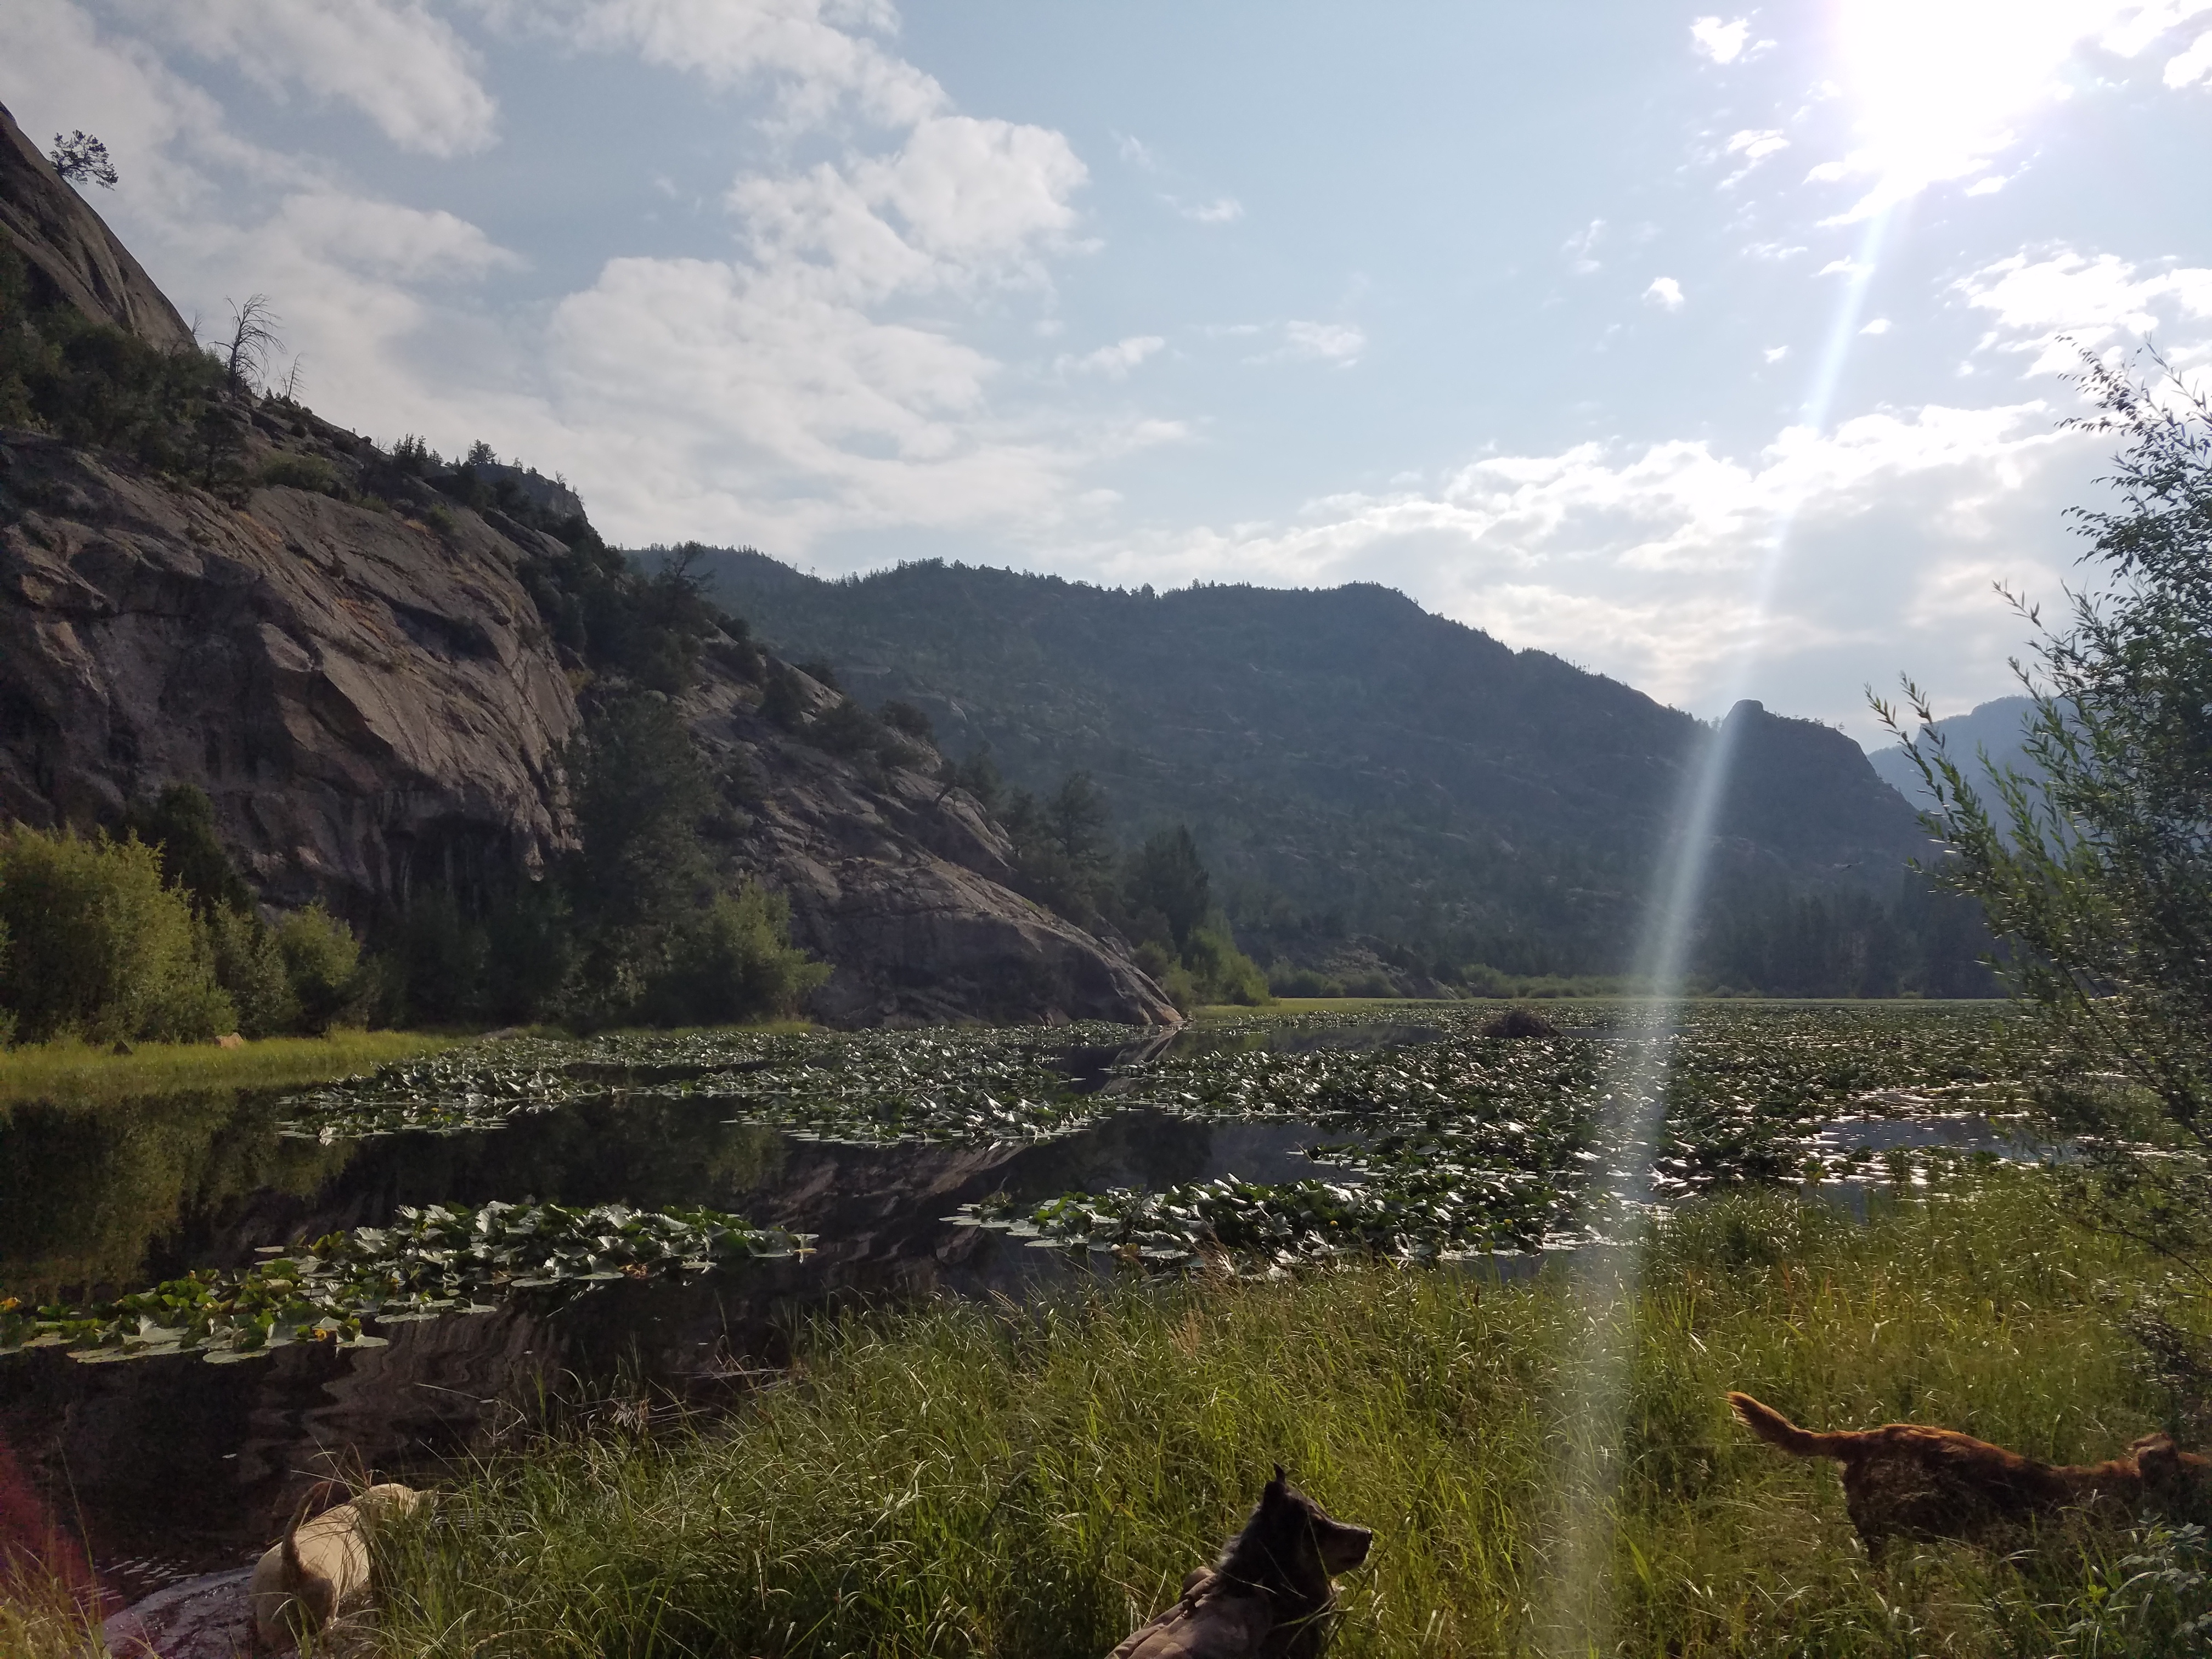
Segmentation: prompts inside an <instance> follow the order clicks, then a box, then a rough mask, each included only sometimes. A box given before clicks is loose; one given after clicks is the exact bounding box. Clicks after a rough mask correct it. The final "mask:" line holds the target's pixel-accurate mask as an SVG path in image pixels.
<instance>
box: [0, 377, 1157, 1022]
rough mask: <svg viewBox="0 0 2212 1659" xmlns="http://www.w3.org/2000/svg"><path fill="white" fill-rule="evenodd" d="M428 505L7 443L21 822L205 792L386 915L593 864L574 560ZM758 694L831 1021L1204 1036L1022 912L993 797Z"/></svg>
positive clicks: (314, 874)
mask: <svg viewBox="0 0 2212 1659" xmlns="http://www.w3.org/2000/svg"><path fill="white" fill-rule="evenodd" d="M288 419H289V421H290V424H289V427H285V426H284V425H283V423H282V422H276V421H273V420H270V419H268V418H267V417H265V416H264V419H263V421H262V422H260V423H259V424H258V426H257V429H256V431H255V432H254V434H253V435H252V439H251V447H250V448H249V452H248V455H247V458H246V459H247V466H248V471H249V473H258V471H260V470H261V468H262V466H263V465H264V463H265V461H266V459H267V458H268V456H269V455H270V454H271V453H276V451H278V450H279V449H280V448H281V451H282V453H284V454H285V455H287V456H289V457H293V458H295V459H296V458H301V457H305V458H307V459H312V460H313V461H316V462H319V463H320V464H322V465H324V466H325V467H326V468H328V469H329V471H330V474H331V477H333V478H334V479H337V480H339V481H340V482H339V483H337V488H338V489H340V490H341V491H342V492H344V491H345V489H346V486H345V484H344V483H343V480H345V479H347V478H349V477H354V476H355V475H353V474H351V473H349V472H348V471H346V469H347V467H348V466H349V465H352V464H353V461H354V458H355V457H356V455H357V454H365V453H367V448H368V447H367V446H366V445H364V444H362V442H361V441H360V440H358V439H356V438H354V437H353V436H352V435H350V434H347V433H343V432H340V431H338V430H337V429H336V428H331V427H328V426H325V425H324V424H323V423H321V422H315V421H313V420H312V419H311V418H307V417H288ZM264 428H278V429H277V431H276V436H275V438H274V439H273V440H272V438H271V437H270V435H269V433H268V432H267V431H266V430H264ZM372 459H373V458H372ZM347 493H352V492H347ZM424 498H425V500H424V501H416V502H415V503H413V504H412V505H411V506H410V505H409V504H405V503H402V504H400V505H398V506H393V505H392V504H391V503H388V502H386V501H380V500H378V499H376V498H374V497H373V496H368V495H362V496H361V497H360V499H357V500H343V499H339V498H338V497H337V496H336V495H331V494H329V493H325V492H319V491H312V490H308V489H297V488H290V487H279V488H259V489H252V491H251V492H250V493H248V494H247V495H246V497H245V499H244V501H243V503H242V504H241V505H239V506H235V507H234V506H231V505H229V504H228V503H226V502H225V501H222V500H220V499H218V498H217V497H216V496H214V495H209V494H207V493H206V492H204V491H202V490H199V489H193V488H191V487H190V486H188V485H184V484H180V483H175V482H173V481H170V480H165V479H162V478H159V477H154V476H152V475H151V474H149V472H148V471H146V470H145V469H143V468H142V467H139V466H137V465H135V464H134V463H131V462H130V461H127V460H125V459H121V458H118V457H114V456H109V455H100V454H94V453H89V452H87V451H84V450H81V449H76V448H73V447H69V446H67V445H64V444H63V443H61V442H59V441H57V440H54V439H52V438H48V437H45V436H41V435H36V434H32V433H26V432H0V819H15V820H21V821H24V822H28V823H35V824H40V825H52V824H58V823H70V824H74V825H76V826H79V827H82V828H88V827H91V826H94V825H100V824H112V823H114V822H115V821H116V820H117V819H118V817H120V816H121V814H122V813H123V811H125V808H126V807H127V806H128V805H130V804H131V802H132V801H134V800H142V799H147V798H149V797H150V796H151V795H152V794H153V793H155V792H156V791H157V790H158V789H160V788H161V787H162V786H164V785H166V784H169V783H176V782H184V783H191V784H195V785H197V786H198V787H200V788H202V789H204V790H205V791H206V792H207V793H208V795H209V797H210V799H211V800H213V802H214V803H215V806H216V819H217V823H218V824H219V825H220V827H221V829H222V834H223V836H224V839H225V841H226V842H227V843H228V846H229V847H230V848H231V849H232V851H233V853H234V856H236V857H237V858H238V859H239V860H240V864H241V866H243V867H244V869H245V870H246V873H247V874H248V876H249V878H250V879H251V880H252V883H253V884H254V885H255V887H256V888H257V890H258V891H259V892H260V893H261V895H262V896H264V898H265V899H268V900H270V901H271V902H276V903H279V904H283V905H297V904H300V903H304V902H307V900H309V899H312V898H318V897H319V898H323V899H325V900H327V901H330V902H332V903H333V904H334V905H335V906H336V907H337V908H338V909H339V910H340V911H341V912H342V913H344V914H348V915H352V916H353V917H355V918H356V920H367V919H370V918H374V917H376V916H380V915H389V914H391V913H392V912H393V911H394V910H401V909H404V908H405V907H406V905H407V903H408V902H409V901H410V896H411V895H412V894H413V893H414V892H415V891H416V890H417V889H418V888H420V887H422V886H423V885H425V884H441V885H447V886H451V887H454V888H457V889H461V890H466V889H469V888H471V887H472V886H479V887H480V886H483V885H489V884H490V882H491V880H492V879H493V878H495V875H496V873H497V872H501V871H503V870H511V869H513V868H514V867H516V866H521V867H524V868H532V867H542V866H544V864H545V863H546V862H547V861H548V860H550V859H551V858H552V857H554V856H556V854H558V853H559V852H560V851H561V850H562V848H566V847H568V846H569V845H571V844H572V835H571V831H570V829H569V825H568V818H567V816H566V811H565V804H564V798H563V793H562V773H561V756H562V749H563V747H564V745H565V744H567V742H568V739H569V738H570V737H571V736H573V735H574V732H575V730H576V726H577V722H578V712H577V707H576V702H575V699H574V696H573V694H572V691H571V688H570V684H569V680H568V676H567V673H566V672H565V671H564V669H563V666H562V661H561V659H560V656H559V654H558V653H557V651H556V647H555V646H554V645H553V643H552V642H551V641H550V638H549V636H548V635H547V632H546V629H545V628H544V624H543V623H542V621H541V619H540V617H539V616H538V610H537V607H536V605H535V604H534V603H533V601H532V599H531V597H530V595H529V593H528V592H526V590H525V588H524V587H523V586H522V584H521V582H520V580H519V577H518V571H519V568H520V566H521V564H522V562H523V561H524V560H525V559H526V558H527V557H528V556H531V555H532V554H533V553H554V552H557V551H559V550H560V544H558V543H557V542H556V541H555V540H554V539H553V538H551V537H550V536H547V535H545V534H544V532H539V531H533V530H530V529H527V528H526V527H524V526H520V525H519V524H516V523H515V522H514V521H513V520H510V519H507V518H506V517H505V516H504V515H502V514H500V513H489V514H487V515H479V514H477V513H472V512H470V511H468V510H466V509H465V508H460V507H451V506H449V505H447V504H445V503H441V502H435V498H432V497H429V496H428V492H427V491H426V492H424ZM425 501H430V502H434V503H435V504H431V505H425ZM816 695H817V697H818V698H819V699H820V700H821V701H822V702H823V703H824V705H825V706H826V704H827V702H828V701H829V694H828V693H826V692H820V691H819V690H818V689H817V693H816ZM759 702H760V692H759V690H758V689H757V687H756V686H754V685H752V684H749V683H748V682H747V681H745V680H744V679H743V678H740V677H738V676H736V675H733V674H732V673H730V672H729V671H726V670H723V669H719V668H715V667H714V666H713V665H712V663H711V660H710V664H709V669H708V673H707V675H706V677H705V678H704V681H703V683H702V685H701V686H700V688H699V689H698V690H696V692H695V693H693V694H692V695H691V696H690V699H689V702H688V706H687V713H688V714H689V715H690V719H691V722H692V725H693V728H694V731H695V732H696V735H697V736H698V738H699V739H700V741H701V743H702V746H703V747H704V748H706V749H707V750H709V752H710V753H713V754H718V755H720V757H723V758H724V759H725V760H728V759H731V758H741V759H742V761H743V763H744V765H745V766H746V767H747V768H749V769H750V775H752V776H753V777H754V779H755V780H756V798H755V799H754V800H753V802H752V803H751V805H750V810H749V811H748V812H747V815H746V816H747V817H748V819H749V822H748V823H746V824H745V825H744V828H743V829H742V832H741V834H740V836H739V837H738V841H737V842H736V844H735V845H734V847H733V848H732V853H733V856H734V860H735V862H736V863H737V864H738V866H739V867H741V868H743V869H744V870H746V871H747V872H750V873H751V874H753V875H755V876H757V878H759V879H760V880H761V881H762V882H763V883H764V884H767V885H768V886H769V887H771V888H774V889H775V890H779V891H781V892H783V893H785V894H786V895H787V896H789V898H790V900H791V902H792V908H793V934H794V937H795V939H797V941H798V942H799V944H801V945H804V946H805V947H806V948H807V949H808V950H810V951H812V952H814V953H815V954H816V955H817V956H819V957H822V958H823V960H825V961H827V962H828V963H830V965H831V967H832V969H833V977H832V979H831V980H830V981H829V984H828V985H827V986H826V987H823V990H822V991H821V992H820V993H819V994H818V995H817V1004H816V1011H817V1012H818V1013H819V1014H820V1015H821V1016H822V1017H823V1018H826V1019H829V1020H830V1021H832V1022H833V1023H835V1024H842V1025H859V1024H876V1023H880V1022H883V1021H895V1022H902V1023H913V1022H917V1021H926V1020H941V1019H953V1018H993V1019H1015V1020H1047V1021H1058V1020H1072V1019H1115V1020H1125V1021H1130V1022H1133V1023H1137V1024H1167V1023H1172V1022H1173V1021H1174V1020H1175V1018H1176V1014H1175V1012H1174V1010H1173V1008H1172V1007H1171V1006H1170V1005H1169V1004H1168V1003H1167V1002H1166V1000H1164V998H1163V997H1162V996H1161V995H1160V994H1159V992H1158V988H1157V987H1155V986H1154V985H1153V984H1152V981H1150V980H1149V979H1147V978H1146V976H1145V975H1144V974H1143V973H1142V972H1141V971H1140V970H1139V969H1138V968H1137V967H1136V966H1135V965H1134V963H1133V962H1132V961H1130V959H1129V958H1128V957H1127V954H1126V952H1124V951H1121V950H1120V949H1118V948H1116V947H1115V945H1113V944H1112V943H1111V942H1106V941H1101V940H1100V939H1096V938H1093V937H1092V936H1091V934H1089V933H1085V932H1083V931H1082V930H1081V929H1079V928H1078V927H1073V926H1072V925H1071V924H1069V923H1067V922H1066V921H1062V920H1060V918H1058V917H1056V916H1054V915H1051V914H1050V913H1049V912H1048V911H1046V910H1044V909H1043V908H1041V907H1039V906H1037V905H1036V904H1034V903H1032V902H1030V901H1029V900H1028V899H1025V898H1024V897H1022V896H1019V895H1018V894H1017V893H1014V892H1013V891H1012V890H1009V888H1008V887H1007V886H1006V884H1005V878H1007V877H1008V876H1009V875H1010V874H1011V869H1010V864H1009V852H1008V848H1007V846H1006V840H1005V836H1004V833H1003V831H1001V830H1000V829H999V828H998V826H997V825H996V824H994V823H992V822H991V820H990V819H989V818H988V817H986V816H985V815H984V814H983V813H981V811H979V810H978V809H977V808H976V807H975V804H974V803H973V802H972V801H970V800H969V799H968V798H967V797H966V796H965V795H963V794H961V793H957V792H951V793H948V792H946V791H945V790H944V789H943V788H942V787H939V785H938V784H937V783H936V782H935V781H933V779H932V778H930V777H929V776H928V775H927V773H926V772H925V771H924V770H920V769H915V768H912V767H904V768H886V767H884V765H883V764H882V763H880V762H877V761H862V762H855V761H849V760H845V759H841V758H838V757H835V756H833V755H830V754H829V753H826V752H824V751H823V750H821V749H819V748H817V747H814V746H812V745H811V744H808V743H806V742H805V741H803V740H802V739H801V738H799V737H797V736H794V735H793V734H791V733H789V732H783V731H781V730H780V729H778V728H776V727H775V726H772V725H771V724H770V723H769V722H768V721H767V720H764V719H763V717H762V716H761V714H759V712H758V705H759Z"/></svg>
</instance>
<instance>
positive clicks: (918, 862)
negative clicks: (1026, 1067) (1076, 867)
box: [685, 671, 1177, 1025]
mask: <svg viewBox="0 0 2212 1659" xmlns="http://www.w3.org/2000/svg"><path fill="white" fill-rule="evenodd" d="M798 678H799V681H800V683H801V684H804V685H805V686H806V687H807V688H808V691H809V694H810V696H811V701H812V702H813V704H814V706H815V707H816V708H817V709H823V710H826V709H827V708H828V707H829V704H830V703H831V702H833V701H834V697H833V696H832V695H831V694H830V693H829V692H827V691H824V690H822V689H821V688H819V687H816V686H814V685H813V684H812V682H811V681H809V680H806V679H805V678H804V677H803V676H799V677H798ZM760 702H761V698H760V694H759V692H758V691H757V690H755V689H754V688H752V687H750V686H749V685H747V684H744V682H742V681H740V680H738V679H736V678H732V677H730V676H728V675H726V674H721V673H715V672H712V671H710V672H709V673H708V676H707V678H706V680H705V682H704V684H702V686H701V687H700V689H699V690H697V691H696V692H695V693H694V694H693V695H692V696H691V697H690V699H689V700H688V703H687V707H686V710H685V712H686V714H688V715H689V716H690V721H691V726H692V731H693V734H694V736H695V738H696V739H697V740H698V742H699V744H700V746H701V747H702V749H703V750H706V751H707V752H708V754H709V755H711V756H714V757H717V758H718V760H719V761H720V764H721V765H722V766H723V767H725V768H726V767H727V766H728V765H729V764H730V763H731V762H732V761H735V762H736V763H738V764H739V765H740V766H741V767H742V768H743V769H744V770H745V771H746V772H747V773H748V774H749V775H750V776H752V777H753V778H755V779H756V780H757V791H758V793H757V798H756V799H755V800H754V802H753V803H752V805H751V807H750V812H749V816H750V818H751V823H750V824H749V825H748V826H747V828H746V831H745V834H744V838H743V839H742V841H741V842H739V843H738V860H739V862H740V863H741V864H743V865H744V866H747V867H749V868H750V870H751V871H752V872H754V873H755V874H756V875H757V876H758V877H759V878H761V879H762V880H763V881H764V882H766V883H767V884H769V885H770V886H772V887H775V888H776V889H778V890H781V891H782V892H783V893H784V894H786V895H787V896H788V897H789V898H790V900H791V906H792V924H793V925H792V933H793V938H794V939H796V940H797V941H798V942H799V944H801V945H805V947H806V948H807V949H808V950H810V951H812V952H814V953H815V954H816V955H817V956H819V957H822V959H823V960H824V961H826V962H829V963H831V964H833V967H834V969H835V971H834V974H833V976H832V977H831V979H830V981H829V984H828V985H826V986H824V987H823V988H822V990H821V991H820V992H818V993H817V994H816V997H815V1000H814V1007H815V1009H816V1012H817V1013H819V1014H820V1015H821V1016H822V1017H823V1018H826V1019H828V1020H829V1021H831V1022H832V1023H834V1024H841V1025H872V1024H885V1023H892V1024H915V1023H921V1022H929V1021H936V1020H945V1019H951V1018H973V1017H975V1016H979V1015H980V1016H981V1017H983V1018H991V1019H1034V1018H1046V1019H1061V1018H1066V1019H1118V1020H1132V1021H1135V1022H1137V1023H1139V1024H1172V1023H1174V1021H1175V1020H1176V1018H1177V1017H1176V1012H1175V1010H1174V1008H1173V1006H1171V1005H1170V1004H1169V1003H1168V1002H1167V1000H1165V999H1164V997H1163V996H1162V995H1161V994H1160V993H1159V989H1158V987H1156V986H1155V985H1154V984H1153V983H1152V981H1151V980H1149V979H1148V978H1146V976H1145V975H1144V973H1143V972H1142V971H1141V970H1140V969H1138V968H1137V967H1136V965H1135V964H1134V963H1133V962H1132V961H1130V959H1129V957H1128V956H1127V953H1126V952H1125V951H1121V950H1120V949H1117V948H1115V947H1114V946H1112V945H1108V944H1103V943H1102V942H1101V941H1100V940H1098V939H1095V938H1093V937H1092V936H1091V934H1089V933H1085V932H1084V931H1083V930H1082V929H1081V928H1079V927H1075V926H1074V925H1073V924H1072V923H1070V922H1067V921H1062V920H1061V919H1060V917H1058V916H1056V915H1053V914H1052V913H1051V912H1050V911H1048V910H1047V909H1045V908H1043V907H1042V906H1041V905H1038V904H1034V903H1032V902H1030V901H1029V900H1027V899H1025V898H1023V897H1021V896H1018V895H1017V894H1015V893H1013V892H1012V891H1010V890H1008V888H1007V886H1006V882H1008V881H1009V880H1011V878H1012V874H1013V868H1012V848H1010V847H1009V846H1008V844H1007V842H1006V832H1005V831H1004V830H1003V829H1000V827H999V826H998V824H996V823H994V822H993V821H992V820H991V819H990V818H989V817H987V816H986V815H985V814H984V813H983V812H982V811H980V810H978V808H977V807H976V805H975V802H974V801H973V800H971V799H969V797H968V796H967V795H966V794H965V793H963V792H960V791H957V790H948V789H946V788H945V787H943V786H942V785H941V784H939V782H938V781H936V780H935V778H934V777H933V775H931V771H930V769H928V768H927V767H921V768H915V767H896V768H886V767H884V766H881V765H880V764H878V765H874V766H869V765H866V764H865V763H863V764H861V765H855V764H854V763H850V762H847V761H844V760H841V759H838V758H837V757H834V756H831V755H829V754H826V753H824V752H823V750H820V749H818V748H816V747H814V746H812V745H811V744H808V743H805V742H804V741H802V740H800V739H799V738H796V737H794V736H793V735H791V734H790V733H788V732H782V731H781V730H779V729H778V728H777V727H776V726H774V725H773V724H771V723H770V722H769V720H766V719H764V718H763V716H762V714H761V713H760ZM930 758H933V757H930Z"/></svg>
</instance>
